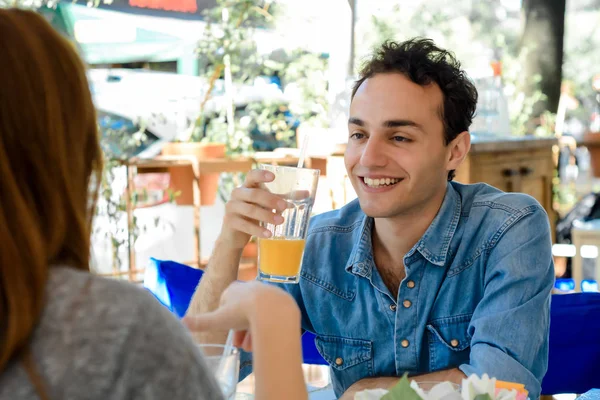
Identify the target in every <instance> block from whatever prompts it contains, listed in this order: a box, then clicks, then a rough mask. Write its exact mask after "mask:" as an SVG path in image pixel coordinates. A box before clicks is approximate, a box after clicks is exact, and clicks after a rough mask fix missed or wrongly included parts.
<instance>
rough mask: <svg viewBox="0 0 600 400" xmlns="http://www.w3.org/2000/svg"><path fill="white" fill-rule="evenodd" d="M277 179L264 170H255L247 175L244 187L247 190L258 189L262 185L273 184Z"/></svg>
mask: <svg viewBox="0 0 600 400" xmlns="http://www.w3.org/2000/svg"><path fill="white" fill-rule="evenodd" d="M274 179H275V174H273V173H272V172H270V171H265V170H262V169H253V170H252V171H250V172H248V173H247V174H246V180H245V181H244V185H243V186H245V187H247V188H257V187H259V186H260V184H261V183H264V182H271V181H273V180H274Z"/></svg>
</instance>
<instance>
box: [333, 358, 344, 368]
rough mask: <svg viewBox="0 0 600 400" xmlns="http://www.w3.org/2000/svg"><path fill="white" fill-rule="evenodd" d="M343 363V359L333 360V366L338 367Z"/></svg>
mask: <svg viewBox="0 0 600 400" xmlns="http://www.w3.org/2000/svg"><path fill="white" fill-rule="evenodd" d="M343 363H344V359H343V358H342V357H338V358H336V359H335V365H337V366H338V367H339V366H340V365H342V364H343Z"/></svg>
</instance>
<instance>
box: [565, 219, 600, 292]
mask: <svg viewBox="0 0 600 400" xmlns="http://www.w3.org/2000/svg"><path fill="white" fill-rule="evenodd" d="M571 238H572V240H573V245H574V246H575V257H574V258H573V264H572V265H573V271H572V272H573V280H574V281H575V291H576V292H581V281H582V280H583V255H582V253H585V252H586V250H588V249H589V250H591V252H593V249H590V248H589V247H588V248H586V247H584V246H593V247H595V248H596V250H595V254H596V268H595V271H594V276H595V280H596V282H598V283H600V257H599V256H598V253H599V252H600V219H593V220H591V221H588V222H583V221H575V222H573V229H572V230H571ZM582 248H583V250H584V251H582ZM590 255H592V254H590ZM586 258H587V257H586ZM590 258H592V257H590Z"/></svg>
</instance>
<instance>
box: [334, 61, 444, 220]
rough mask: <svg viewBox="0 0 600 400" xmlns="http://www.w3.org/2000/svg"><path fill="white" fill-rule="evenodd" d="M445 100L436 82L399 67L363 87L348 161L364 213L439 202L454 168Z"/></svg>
mask: <svg viewBox="0 0 600 400" xmlns="http://www.w3.org/2000/svg"><path fill="white" fill-rule="evenodd" d="M442 105H443V94H442V91H441V90H440V88H439V87H438V86H437V85H435V84H432V85H428V86H425V87H423V86H419V85H417V84H415V83H413V82H411V81H410V80H409V79H408V78H406V77H405V76H404V75H402V74H398V73H388V74H376V75H375V76H373V77H371V78H369V79H367V80H366V81H364V82H363V84H362V85H361V86H360V87H359V89H358V90H357V92H356V95H355V96H354V99H353V100H352V103H351V105H350V119H349V122H348V132H349V139H348V146H347V148H346V154H345V163H346V169H347V171H348V175H349V176H350V180H351V181H352V185H353V186H354V189H355V190H356V193H357V195H358V199H359V201H360V206H361V208H362V210H363V211H364V212H365V214H367V215H369V216H371V217H374V218H391V217H395V216H399V215H410V214H414V213H419V212H420V210H423V209H426V208H427V206H428V205H431V204H433V203H434V202H438V204H437V205H438V206H439V201H440V198H443V193H445V190H446V182H447V176H448V171H449V169H453V168H449V167H451V166H452V165H453V164H452V163H451V162H449V160H450V158H451V151H450V149H451V146H446V145H445V141H444V127H443V122H442V119H441V110H442ZM451 164H452V165H451Z"/></svg>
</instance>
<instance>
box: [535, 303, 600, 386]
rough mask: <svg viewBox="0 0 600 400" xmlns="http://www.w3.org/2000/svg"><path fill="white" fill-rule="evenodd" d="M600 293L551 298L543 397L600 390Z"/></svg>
mask: <svg viewBox="0 0 600 400" xmlns="http://www.w3.org/2000/svg"><path fill="white" fill-rule="evenodd" d="M599 366H600V293H573V294H559V295H554V296H552V304H551V307H550V354H549V360H548V372H547V373H546V376H545V377H544V380H543V381H542V393H543V394H560V393H585V392H587V391H588V390H590V389H595V388H600V374H599V373H598V367H599Z"/></svg>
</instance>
